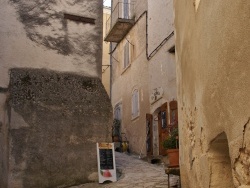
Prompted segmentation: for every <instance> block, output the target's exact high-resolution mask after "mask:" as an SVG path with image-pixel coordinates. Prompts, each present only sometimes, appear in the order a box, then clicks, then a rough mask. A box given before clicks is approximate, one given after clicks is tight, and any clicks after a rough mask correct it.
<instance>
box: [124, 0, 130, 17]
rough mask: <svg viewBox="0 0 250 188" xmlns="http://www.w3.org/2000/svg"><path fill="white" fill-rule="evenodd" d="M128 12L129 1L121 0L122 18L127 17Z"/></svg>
mask: <svg viewBox="0 0 250 188" xmlns="http://www.w3.org/2000/svg"><path fill="white" fill-rule="evenodd" d="M129 13H130V2H129V0H124V2H123V18H124V19H129Z"/></svg>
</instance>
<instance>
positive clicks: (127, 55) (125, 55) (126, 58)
mask: <svg viewBox="0 0 250 188" xmlns="http://www.w3.org/2000/svg"><path fill="white" fill-rule="evenodd" d="M128 65H129V43H128V42H126V44H125V46H124V69H125V68H127V67H128Z"/></svg>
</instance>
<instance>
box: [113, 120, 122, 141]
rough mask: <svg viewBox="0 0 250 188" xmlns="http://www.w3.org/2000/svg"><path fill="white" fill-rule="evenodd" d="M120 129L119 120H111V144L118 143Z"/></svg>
mask: <svg viewBox="0 0 250 188" xmlns="http://www.w3.org/2000/svg"><path fill="white" fill-rule="evenodd" d="M120 127H121V121H120V120H119V119H114V120H113V127H112V139H113V142H119V141H120Z"/></svg>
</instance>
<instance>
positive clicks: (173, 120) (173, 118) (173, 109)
mask: <svg viewBox="0 0 250 188" xmlns="http://www.w3.org/2000/svg"><path fill="white" fill-rule="evenodd" d="M169 108H170V124H171V125H172V126H174V127H177V126H178V103H177V101H171V102H170V103H169Z"/></svg>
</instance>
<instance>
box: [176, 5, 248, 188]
mask: <svg viewBox="0 0 250 188" xmlns="http://www.w3.org/2000/svg"><path fill="white" fill-rule="evenodd" d="M174 4H175V5H174V6H175V26H176V54H177V82H178V102H179V103H178V104H179V120H180V121H179V131H180V136H179V138H180V163H181V180H182V186H183V187H187V188H188V187H190V188H195V187H197V188H208V187H249V186H250V179H249V178H250V176H249V158H250V153H249V150H250V146H249V143H250V142H249V136H248V135H249V134H250V130H249V127H250V126H249V117H250V110H249V105H250V101H249V98H250V89H249V85H250V79H249V76H248V75H249V74H248V73H249V71H250V65H249V54H250V48H249V43H250V40H249V32H250V24H249V19H250V11H249V10H250V2H249V1H234V0H229V1H223V0H219V1H216V2H215V1H213V2H212V1H208V0H197V1H188V0H183V1H175V3H174Z"/></svg>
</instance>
